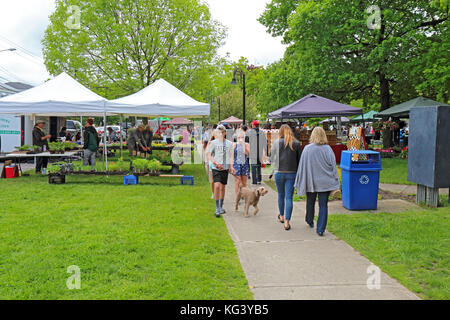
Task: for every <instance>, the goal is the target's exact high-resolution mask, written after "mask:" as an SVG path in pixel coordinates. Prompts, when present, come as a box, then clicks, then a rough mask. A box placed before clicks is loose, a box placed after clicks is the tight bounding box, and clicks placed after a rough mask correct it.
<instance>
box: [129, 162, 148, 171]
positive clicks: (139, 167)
mask: <svg viewBox="0 0 450 320" xmlns="http://www.w3.org/2000/svg"><path fill="white" fill-rule="evenodd" d="M147 162H148V161H147V160H145V159H135V160H133V164H132V165H133V169H134V172H135V173H140V174H142V173H145V172H146V170H147Z"/></svg>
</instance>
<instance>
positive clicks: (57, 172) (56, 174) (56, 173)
mask: <svg viewBox="0 0 450 320" xmlns="http://www.w3.org/2000/svg"><path fill="white" fill-rule="evenodd" d="M47 171H48V183H50V184H64V183H66V175H65V174H63V173H62V172H61V167H60V166H58V165H50V166H48V167H47Z"/></svg>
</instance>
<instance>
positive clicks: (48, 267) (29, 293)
mask: <svg viewBox="0 0 450 320" xmlns="http://www.w3.org/2000/svg"><path fill="white" fill-rule="evenodd" d="M182 170H183V172H182V173H183V174H185V175H193V176H194V178H195V185H194V186H180V180H179V179H175V178H154V177H143V178H141V179H140V184H139V185H137V186H124V185H123V184H122V178H121V177H95V176H67V177H66V181H67V183H66V184H65V185H50V184H48V178H47V177H42V176H35V175H32V176H30V177H21V178H17V179H8V180H4V179H2V180H1V181H0V203H1V204H2V205H1V206H0V268H1V270H2V272H1V273H0V283H1V284H2V285H1V286H0V299H252V293H251V291H250V290H249V288H248V283H247V280H246V278H245V275H244V272H243V270H242V267H241V265H240V262H239V259H238V256H237V253H236V250H235V248H234V246H233V242H232V240H231V239H230V237H229V234H228V232H227V229H226V226H225V224H224V221H223V219H216V218H215V217H214V215H213V211H214V208H213V203H212V201H210V199H209V196H210V186H209V183H208V180H207V177H206V174H205V170H204V168H203V166H202V165H185V166H183V167H182ZM71 265H76V266H78V267H79V268H80V270H81V289H80V290H68V288H67V286H66V281H67V279H68V277H69V276H71V274H68V273H67V268H68V267H69V266H71Z"/></svg>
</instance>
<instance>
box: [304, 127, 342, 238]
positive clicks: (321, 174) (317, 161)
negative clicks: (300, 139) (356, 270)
mask: <svg viewBox="0 0 450 320" xmlns="http://www.w3.org/2000/svg"><path fill="white" fill-rule="evenodd" d="M309 142H310V144H308V145H307V146H306V147H305V148H304V149H303V153H302V158H301V160H300V164H299V165H298V170H297V177H296V180H295V187H296V188H297V193H298V195H299V196H304V195H306V218H305V220H306V223H307V224H308V225H309V226H310V227H311V228H314V207H315V203H316V198H317V197H318V198H319V217H318V219H317V229H316V232H317V234H318V235H319V236H323V233H324V232H325V229H326V227H327V220H328V196H329V195H330V192H331V191H334V190H337V189H339V186H340V185H339V176H338V172H337V168H336V158H335V157H334V153H333V150H332V149H331V147H330V146H329V145H328V139H327V134H326V133H325V130H324V129H323V128H321V127H316V128H314V130H313V132H312V134H311V138H310V140H309Z"/></svg>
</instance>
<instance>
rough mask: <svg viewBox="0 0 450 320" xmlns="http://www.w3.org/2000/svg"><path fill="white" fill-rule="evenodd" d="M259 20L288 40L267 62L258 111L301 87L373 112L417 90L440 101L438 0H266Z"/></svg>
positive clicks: (442, 50) (443, 60)
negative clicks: (356, 103)
mask: <svg viewBox="0 0 450 320" xmlns="http://www.w3.org/2000/svg"><path fill="white" fill-rule="evenodd" d="M374 5H376V6H374ZM259 21H260V22H261V23H262V24H264V25H265V26H266V27H267V31H268V32H270V33H271V34H272V35H273V36H279V35H282V36H283V41H284V42H285V43H287V44H289V48H288V50H287V51H286V54H285V57H284V58H283V59H282V60H281V61H279V62H277V63H274V64H272V65H271V66H270V67H269V68H267V76H266V77H265V78H266V83H264V85H263V86H264V87H265V88H266V89H265V90H264V91H265V94H264V95H265V96H266V98H265V101H266V102H265V104H266V106H265V107H263V108H264V109H270V108H271V107H270V104H274V105H276V107H281V106H283V105H286V104H287V103H290V102H292V101H294V100H295V99H297V98H300V97H301V96H303V95H305V94H308V93H317V94H323V95H325V96H327V97H330V98H332V99H337V100H341V101H343V102H350V101H351V100H356V99H362V100H363V101H364V105H365V106H367V105H370V104H374V103H377V104H378V106H380V110H384V109H386V108H388V107H390V106H391V105H392V104H394V103H399V102H403V101H405V100H407V99H410V98H414V97H416V96H417V95H419V94H423V95H426V96H428V97H431V98H435V99H439V100H441V101H444V102H447V101H448V98H449V96H448V90H449V86H450V78H449V72H448V71H449V63H448V49H449V47H448V46H449V44H448V39H449V34H448V3H447V1H446V0H441V1H432V2H428V1H422V0H411V1H401V0H381V1H363V0H360V1H348V0H346V1H342V0H287V1H285V0H283V1H281V0H273V1H272V2H271V3H269V4H268V5H267V8H266V11H265V12H264V13H263V14H262V16H261V18H260V19H259Z"/></svg>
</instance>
